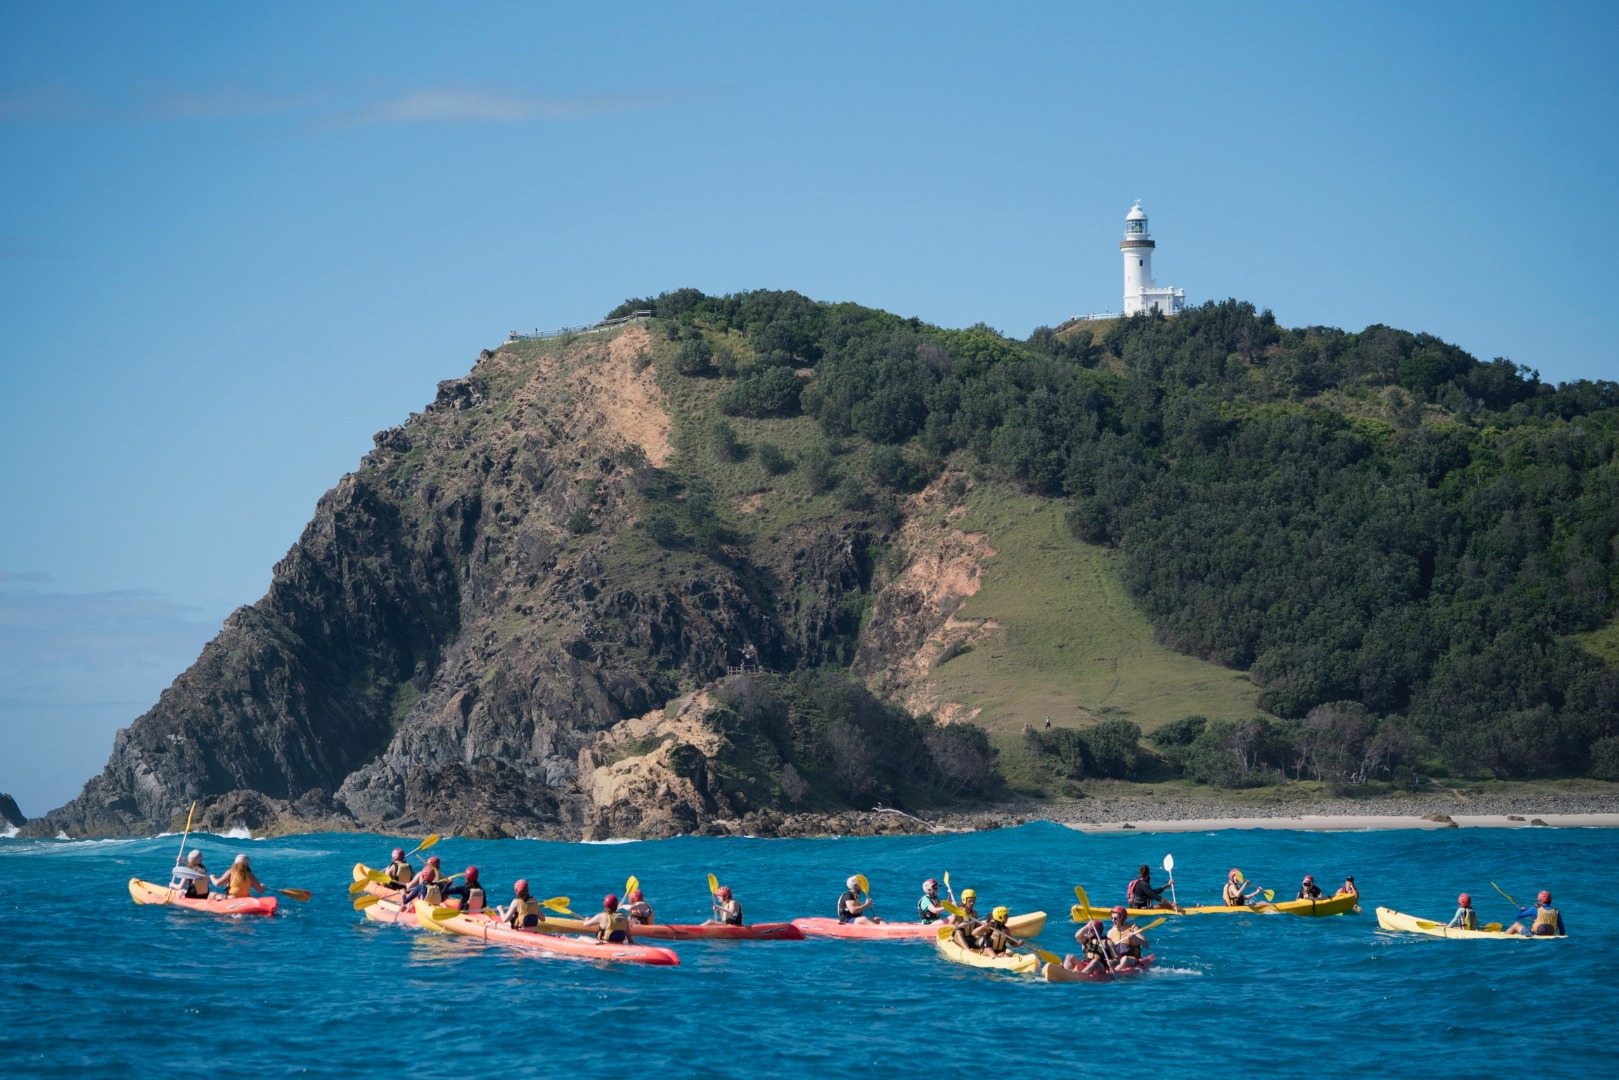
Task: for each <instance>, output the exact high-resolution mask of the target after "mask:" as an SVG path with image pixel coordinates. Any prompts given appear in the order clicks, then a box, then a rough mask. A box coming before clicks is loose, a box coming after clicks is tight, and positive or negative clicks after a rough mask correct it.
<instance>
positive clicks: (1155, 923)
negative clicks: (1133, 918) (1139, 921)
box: [1139, 918, 1164, 933]
mask: <svg viewBox="0 0 1619 1080" xmlns="http://www.w3.org/2000/svg"><path fill="white" fill-rule="evenodd" d="M1162 925H1164V920H1163V919H1162V918H1158V919H1154V920H1153V921H1152V922H1150V923H1148V924H1147V925H1146V926H1143V927H1140V928H1139V929H1140V930H1141V931H1142V933H1146V932H1147V931H1148V930H1151V929H1152V928H1153V927H1155V926H1162Z"/></svg>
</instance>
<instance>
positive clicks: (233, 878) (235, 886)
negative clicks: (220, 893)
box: [225, 866, 253, 899]
mask: <svg viewBox="0 0 1619 1080" xmlns="http://www.w3.org/2000/svg"><path fill="white" fill-rule="evenodd" d="M252 873H253V872H252V871H251V870H249V869H247V867H245V866H233V867H231V868H230V884H229V885H227V886H226V888H225V895H226V896H229V897H231V898H232V899H235V898H236V897H238V896H252V895H253V886H252V885H250V884H248V878H250V877H251V876H252Z"/></svg>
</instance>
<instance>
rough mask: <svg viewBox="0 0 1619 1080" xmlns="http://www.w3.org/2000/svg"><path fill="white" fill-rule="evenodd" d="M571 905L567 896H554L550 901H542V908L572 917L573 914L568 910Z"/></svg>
mask: <svg viewBox="0 0 1619 1080" xmlns="http://www.w3.org/2000/svg"><path fill="white" fill-rule="evenodd" d="M569 903H570V901H569V900H568V898H567V897H566V896H553V897H551V899H549V900H541V901H540V906H541V907H542V908H550V909H551V910H552V911H555V912H559V913H561V914H563V915H572V914H573V912H571V911H569V910H568V904H569Z"/></svg>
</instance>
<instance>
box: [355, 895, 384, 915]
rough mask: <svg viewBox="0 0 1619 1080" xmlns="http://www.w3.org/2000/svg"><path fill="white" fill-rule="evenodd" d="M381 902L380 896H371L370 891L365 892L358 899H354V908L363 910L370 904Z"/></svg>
mask: <svg viewBox="0 0 1619 1080" xmlns="http://www.w3.org/2000/svg"><path fill="white" fill-rule="evenodd" d="M381 902H382V897H380V896H372V895H371V894H370V893H367V894H366V895H364V896H362V897H360V898H359V899H358V900H356V901H354V910H355V911H364V910H365V909H366V908H368V907H370V906H371V905H372V904H380V903H381Z"/></svg>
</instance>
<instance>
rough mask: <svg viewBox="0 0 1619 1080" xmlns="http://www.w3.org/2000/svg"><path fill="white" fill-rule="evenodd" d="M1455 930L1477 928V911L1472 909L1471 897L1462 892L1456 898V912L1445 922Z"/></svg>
mask: <svg viewBox="0 0 1619 1080" xmlns="http://www.w3.org/2000/svg"><path fill="white" fill-rule="evenodd" d="M1445 925H1446V926H1448V927H1451V928H1453V929H1456V930H1477V929H1478V912H1476V911H1474V910H1473V898H1472V897H1471V896H1468V895H1467V894H1466V893H1462V894H1461V895H1460V896H1458V897H1457V898H1456V914H1454V915H1452V916H1451V917H1450V922H1448V923H1446V924H1445Z"/></svg>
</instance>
